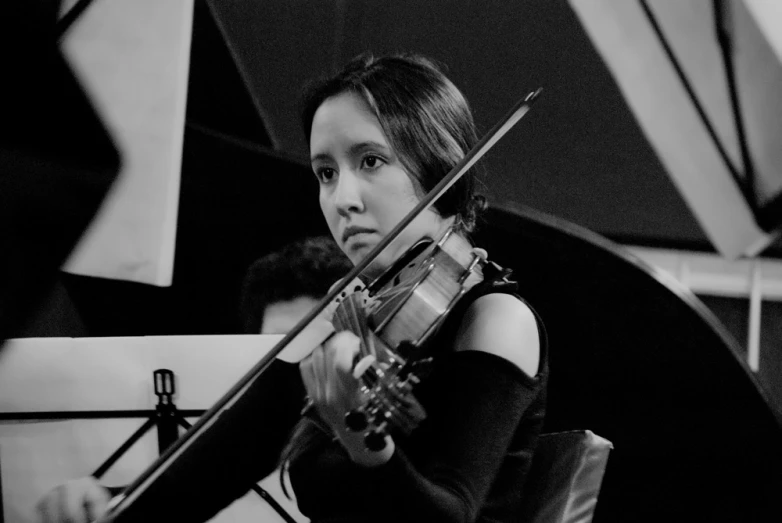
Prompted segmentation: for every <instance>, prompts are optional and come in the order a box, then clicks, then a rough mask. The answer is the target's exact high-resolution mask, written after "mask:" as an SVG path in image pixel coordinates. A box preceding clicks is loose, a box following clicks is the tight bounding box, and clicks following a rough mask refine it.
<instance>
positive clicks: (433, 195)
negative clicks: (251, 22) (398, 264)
mask: <svg viewBox="0 0 782 523" xmlns="http://www.w3.org/2000/svg"><path fill="white" fill-rule="evenodd" d="M541 92H542V89H540V88H539V89H537V90H535V91H532V92H530V93H529V94H527V96H525V97H524V98H522V99H521V100H520V101H518V102H517V103H516V104H515V105H514V106H513V108H512V109H511V110H510V111H508V113H507V114H506V115H505V116H504V117H503V118H502V119H501V120H500V121H499V122H497V123H496V124H495V125H494V127H493V128H492V129H491V130H490V131H489V132H488V133H486V134H485V135H484V137H483V138H481V140H480V141H479V142H478V143H477V144H475V146H474V147H473V148H472V149H471V150H470V151H469V152H468V153H467V154H466V155H465V156H464V158H462V160H461V161H459V163H457V164H456V165H455V166H454V167H453V169H451V171H450V172H449V173H448V174H447V175H446V176H445V177H444V178H443V179H442V180H440V182H439V183H438V184H437V185H436V186H435V187H434V188H433V189H432V190H431V191H429V192H428V193H427V194H426V195H425V196H424V197H423V198H422V199H421V200H420V201H419V202H418V204H417V205H416V206H415V207H414V208H413V209H412V210H411V211H410V212H409V213H408V214H407V215H406V216H405V217H404V218H402V220H401V221H400V222H399V223H398V224H397V225H396V226H395V227H394V228H393V229H392V230H391V231H390V232H389V233H388V234H387V235H386V236H384V237H383V238H382V239H381V240H380V241H379V242H378V244H377V245H376V246H375V247H374V248H373V249H372V251H371V252H370V253H369V254H367V256H366V257H364V259H363V260H361V261H360V262H359V263H358V264H357V265H356V266H354V267H353V269H352V270H351V271H350V272H349V273H348V274H347V275H346V276H345V277H344V278H343V279H342V280H341V281H340V283H339V284H337V285H335V286H334V287H333V288H332V289H331V290H330V291H329V292H328V294H326V296H324V297H323V299H321V300H320V302H319V303H318V304H317V305H316V306H315V308H313V309H312V310H311V311H310V312H309V313H308V314H307V315H306V316H305V317H304V318H303V319H302V320H301V321H300V322H299V323H298V324H296V326H294V327H293V328H292V329H291V330H290V331H289V332H288V333H287V334H286V335H285V336H284V337H283V338H282V339H281V340H280V341H279V342H278V343H277V344H276V345H275V346H274V347H272V348H271V350H269V352H267V353H266V355H264V356H263V357H262V358H261V359H260V361H259V362H258V363H257V364H255V365H254V366H253V367H252V369H250V370H249V371H248V372H247V373H246V374H245V375H244V376H242V378H241V379H239V381H238V382H237V383H236V384H235V385H234V386H233V387H231V389H230V390H229V391H228V392H227V393H225V394H224V395H223V396H222V397H221V398H220V399H219V400H218V401H217V402H216V403H215V404H214V405H213V406H212V407H211V408H210V409H209V410H207V411H206V412H205V413H204V414H203V415H202V416H201V417H200V418H199V419H198V421H197V422H196V423H195V424H193V426H192V427H191V428H190V429H189V430H188V431H187V432H186V433H185V434H183V435H182V436H181V437H180V438H179V439H178V440H177V441H176V442H174V443H173V444H172V445H171V446H170V447H169V448H168V449H167V450H166V451H165V452H164V453H163V454H162V455H160V457H158V459H157V460H155V462H153V463H152V465H150V466H149V467H148V468H147V469H146V470H145V471H144V472H142V473H141V474H140V475H139V476H138V477H137V478H136V480H135V481H134V482H133V483H131V484H130V485H129V486H128V488H127V489H126V490H125V491H124V492H123V493H122V494H120V496H118V497H117V498H115V500H113V502H112V504H111V506H110V509H109V511H108V512H107V513H106V514H105V515H104V516H103V517H102V518H101V519H99V520H98V521H97V522H96V523H110V522H112V521H114V520H115V519H116V518H118V517H120V516H121V515H122V513H123V512H124V511H125V510H126V509H127V508H128V507H130V505H132V504H133V503H134V502H135V501H136V500H137V499H138V498H139V497H140V496H141V495H142V494H143V493H144V492H145V491H146V490H147V489H149V488H150V487H151V486H152V485H153V483H154V482H155V480H156V479H157V478H158V477H160V476H161V475H162V474H163V473H165V471H166V470H167V469H168V468H170V467H171V465H172V464H173V463H174V462H175V461H177V460H178V459H180V458H181V457H182V456H183V455H184V453H185V452H186V451H187V450H188V449H189V448H190V446H191V445H192V444H193V443H194V442H195V441H196V440H197V439H199V438H201V437H202V435H203V434H205V433H206V432H207V431H208V430H209V428H210V427H211V426H212V425H214V423H216V422H217V420H218V418H221V419H222V422H225V423H230V422H231V420H234V419H239V418H242V417H243V416H245V415H246V416H251V415H253V413H251V412H236V411H235V410H236V409H232V411H228V410H227V409H228V408H229V407H231V405H232V404H233V403H235V402H236V401H237V400H238V399H239V398H240V397H241V396H243V395H244V394H246V393H247V391H248V390H249V389H250V388H251V387H252V386H253V384H254V383H255V382H256V380H257V379H258V378H259V377H260V376H261V375H262V374H263V373H264V372H265V371H266V369H267V368H268V367H269V366H270V365H271V363H272V362H273V361H274V359H275V358H276V357H277V356H278V355H279V354H280V353H281V352H282V351H283V350H284V349H285V347H287V346H288V345H289V344H290V343H291V341H293V340H294V339H295V338H296V337H297V336H298V335H299V334H301V333H302V332H303V331H304V329H305V328H306V327H307V326H308V325H309V324H310V323H312V322H313V321H314V320H315V319H316V318H317V317H318V316H319V315H320V314H321V313H322V312H323V311H324V310H325V309H326V307H328V306H329V304H331V302H332V301H334V300H335V299H336V298H337V296H339V295H340V294H341V293H342V292H343V291H344V290H345V289H346V288H347V287H348V285H350V284H351V283H353V282H354V281H355V279H356V278H357V277H358V276H359V275H361V274H362V273H363V272H364V270H365V269H366V268H367V267H368V266H369V264H370V263H372V262H373V261H374V260H375V258H377V256H379V255H380V253H381V252H383V250H384V249H385V248H386V247H387V246H388V245H389V244H390V243H391V242H392V241H393V240H394V239H396V237H397V236H399V234H400V233H401V232H402V231H403V230H404V229H405V228H406V227H407V226H408V225H409V224H410V222H412V221H413V220H414V219H415V218H416V217H417V216H418V215H419V214H420V213H422V212H423V211H425V210H426V209H428V208H429V207H431V206H432V205H433V204H434V202H435V201H437V200H438V199H439V198H440V197H441V196H442V195H443V194H444V193H445V191H447V190H448V189H449V188H450V187H451V186H452V185H453V184H454V183H456V181H457V180H459V178H461V177H462V176H463V175H464V174H465V173H466V172H467V171H468V170H469V169H470V168H471V167H472V166H473V165H475V163H476V162H477V161H478V160H479V159H480V158H481V157H482V156H483V155H484V154H486V152H488V151H489V149H491V148H492V147H493V146H494V145H495V144H496V143H497V142H498V141H499V140H500V139H501V138H502V137H503V136H504V135H505V134H506V133H507V132H508V131H510V129H511V128H512V127H513V126H514V125H516V124H517V123H518V122H519V120H521V118H522V117H524V115H525V114H527V112H529V110H530V109H531V108H532V104H533V103H534V102H535V100H537V98H538V96H539V95H540V93H541ZM323 341H325V340H322V341H321V342H320V343H322V342H323ZM316 345H317V344H316ZM314 347H315V345H313V348H314ZM221 414H223V416H221ZM226 418H229V419H226ZM213 443H214V442H213ZM223 443H225V442H223ZM214 444H215V445H217V444H218V443H214Z"/></svg>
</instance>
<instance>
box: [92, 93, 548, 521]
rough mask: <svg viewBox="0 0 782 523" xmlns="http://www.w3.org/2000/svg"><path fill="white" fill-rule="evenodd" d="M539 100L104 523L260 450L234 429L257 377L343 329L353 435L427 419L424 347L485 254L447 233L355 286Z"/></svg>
mask: <svg viewBox="0 0 782 523" xmlns="http://www.w3.org/2000/svg"><path fill="white" fill-rule="evenodd" d="M541 91H542V90H541V89H537V90H536V91H533V92H531V93H529V94H528V95H527V96H525V97H524V98H523V99H522V100H520V101H519V102H517V103H516V105H515V106H514V107H513V108H512V109H511V110H510V111H509V112H508V113H507V114H506V115H505V117H504V118H503V119H501V120H500V121H499V122H498V123H497V124H496V125H495V126H494V127H493V128H492V129H491V130H490V131H489V132H488V133H487V134H486V135H485V136H484V137H483V138H482V139H481V140H480V141H479V142H478V143H477V144H476V145H475V146H474V147H473V148H472V149H471V150H470V151H469V152H468V153H467V154H466V155H465V157H464V158H463V159H462V160H461V161H460V162H459V163H458V164H457V165H456V166H455V167H454V168H453V169H452V170H451V172H449V173H448V174H447V175H446V176H445V177H444V178H443V179H442V180H440V182H439V183H438V184H437V185H436V186H435V187H434V188H433V189H432V190H431V191H430V192H429V193H427V194H426V195H425V196H424V197H423V198H421V200H420V201H419V202H418V203H417V204H416V206H415V207H414V208H413V209H412V210H411V211H410V212H409V213H408V214H407V215H406V216H405V217H404V218H402V220H401V221H400V222H399V223H398V224H397V225H396V226H395V227H394V229H393V230H392V231H391V232H389V233H388V234H387V235H386V236H384V237H383V238H382V239H381V240H380V241H379V242H378V243H377V245H376V246H375V247H374V248H373V249H372V251H371V252H370V253H369V254H368V255H367V256H366V257H365V258H364V259H362V260H361V261H360V262H359V263H358V264H357V265H356V266H355V267H354V268H353V269H352V270H351V271H350V272H349V273H348V274H347V275H346V276H345V278H343V280H341V282H339V283H338V284H337V285H335V286H334V287H333V288H332V289H331V290H330V291H329V292H328V294H327V295H326V296H324V297H323V299H322V300H321V301H320V302H319V303H318V305H316V306H315V307H314V308H313V309H312V310H311V311H310V312H309V313H308V314H307V315H306V316H305V317H304V318H303V319H302V320H301V321H300V322H299V323H298V324H297V325H296V326H295V327H294V328H293V329H291V331H290V332H288V333H287V334H286V335H285V336H284V337H283V339H282V340H280V342H278V343H277V345H275V346H274V347H273V348H272V349H271V350H270V351H269V352H268V353H267V354H266V355H265V356H264V357H263V358H262V359H261V360H260V361H259V362H258V363H257V364H256V365H255V366H254V367H253V368H252V369H250V371H249V372H247V373H246V374H245V375H244V376H243V377H242V378H241V379H240V380H239V382H238V383H237V384H236V385H234V386H233V387H232V388H231V389H230V390H229V391H228V392H227V393H226V394H225V395H224V396H223V397H222V398H220V399H219V400H218V401H217V402H216V403H215V405H213V406H212V407H211V408H210V409H209V410H208V411H207V412H206V413H204V414H203V415H202V416H201V417H200V418H199V420H198V421H197V422H196V423H195V424H194V425H193V426H192V427H191V428H190V429H189V430H188V431H187V432H186V433H185V434H184V435H183V436H182V437H180V438H179V439H178V440H177V441H176V442H175V443H174V444H173V445H171V446H170V447H169V448H168V449H167V450H166V452H164V453H163V454H162V455H161V456H160V457H159V458H158V459H157V460H156V461H155V462H154V463H153V464H152V465H151V466H150V467H148V468H147V469H146V470H145V471H144V472H143V473H142V474H141V475H140V476H139V477H138V478H137V479H136V480H135V481H134V482H133V483H132V484H131V485H130V486H129V487H128V488H127V489H126V490H125V491H124V492H123V493H122V494H120V495H119V496H117V497H116V498H114V499H113V500H112V503H111V505H110V507H109V510H108V512H107V513H106V514H105V515H104V516H103V517H102V518H100V519H99V520H98V521H97V522H96V523H110V522H120V523H122V522H135V521H140V520H143V521H153V520H155V521H156V519H154V516H155V513H156V511H157V510H158V507H160V506H162V505H164V504H167V503H168V500H167V497H166V492H165V490H166V489H168V488H172V486H173V485H175V484H176V477H183V476H188V475H191V474H193V473H195V472H196V471H197V470H198V466H197V464H198V463H200V462H201V460H209V463H210V465H215V467H217V464H219V463H220V459H221V458H220V457H218V449H221V448H224V447H226V446H229V447H233V448H230V452H231V454H232V455H238V454H240V452H239V451H238V450H237V449H236V448H235V447H236V446H237V443H236V441H234V440H232V439H233V437H234V436H235V437H236V438H242V442H243V444H247V445H250V444H252V437H248V436H247V435H246V434H244V433H243V431H242V430H238V429H235V428H234V427H239V426H242V424H244V425H247V423H248V420H253V419H256V418H257V417H258V415H259V414H258V411H257V403H256V402H255V400H254V398H257V397H259V396H262V395H263V392H264V391H263V390H262V389H263V387H264V386H265V385H264V384H263V380H259V377H260V376H261V375H262V374H263V373H264V372H265V371H266V370H267V369H268V368H269V367H270V366H271V364H272V363H273V362H274V360H275V359H276V358H277V357H278V355H280V354H281V353H282V352H283V350H285V349H286V348H288V347H289V345H296V344H298V345H301V346H304V347H307V346H308V347H309V350H312V349H313V348H314V347H316V346H317V345H320V344H322V343H323V342H324V341H325V340H326V339H327V336H329V335H331V334H333V333H334V331H335V330H345V329H348V330H354V329H355V331H354V334H357V335H358V337H359V338H360V339H361V340H362V343H361V345H362V347H361V352H360V353H361V358H360V360H359V362H358V364H357V369H356V370H357V371H361V372H360V376H359V380H360V383H361V387H362V392H363V393H364V394H363V397H364V402H363V404H362V405H361V406H360V407H359V408H358V409H356V410H355V411H353V412H350V413H348V416H347V418H346V422H347V423H348V424H349V425H348V426H349V427H350V426H352V427H353V430H357V431H358V430H366V433H365V443H366V444H367V445H368V446H369V447H370V448H373V447H378V446H380V445H381V443H380V442H381V441H383V440H384V439H385V438H384V435H385V434H386V433H387V432H388V431H390V430H394V429H395V430H401V431H402V432H409V431H411V430H412V429H413V428H414V427H415V425H416V424H417V423H418V422H419V421H420V419H421V416H420V415H418V416H417V415H415V414H414V413H411V411H410V410H409V409H405V408H404V405H405V403H406V399H407V398H408V397H409V392H410V390H411V389H412V387H413V386H414V385H415V384H416V383H417V382H418V381H420V379H421V377H422V375H423V374H424V372H422V371H423V370H425V367H426V365H427V358H428V356H427V355H426V351H425V350H424V349H425V345H426V341H427V340H428V339H429V338H430V337H431V336H432V334H433V333H434V332H436V330H437V328H438V327H439V326H440V325H441V324H442V321H443V320H444V318H445V317H446V316H447V313H448V312H449V311H450V310H451V309H452V308H453V306H454V305H455V303H456V302H457V301H458V299H459V298H460V297H461V296H463V295H464V294H465V293H466V292H467V291H468V290H469V288H471V287H472V286H474V285H475V284H476V283H478V282H479V281H481V280H482V269H483V266H484V264H485V263H486V253H485V252H484V251H482V250H480V249H473V248H472V247H471V246H470V244H469V242H467V240H466V239H465V238H463V237H462V236H460V235H458V234H456V233H455V232H453V231H448V232H446V233H445V235H444V236H443V237H442V238H438V239H437V241H436V242H434V241H432V242H425V243H423V244H417V245H416V246H413V248H411V250H409V251H408V253H407V254H406V255H403V256H402V257H401V258H400V260H399V261H398V262H396V263H394V264H393V266H392V267H391V268H390V269H389V270H388V271H386V272H384V273H383V275H381V276H380V277H379V278H378V279H377V280H376V281H374V282H372V283H371V284H370V285H368V286H367V287H366V288H363V287H360V286H357V285H356V282H357V281H359V280H360V279H359V276H361V275H362V274H363V273H364V271H365V270H366V269H367V267H369V265H370V264H371V263H372V262H373V261H374V260H375V259H376V258H377V257H378V255H379V254H380V253H381V252H382V251H383V250H384V249H385V248H386V247H387V246H388V245H389V244H390V243H391V242H392V241H393V240H394V239H396V238H397V237H398V236H399V234H400V233H401V232H402V231H403V230H404V229H405V228H406V227H407V226H408V225H409V224H410V223H411V222H412V221H413V220H414V219H415V218H416V217H417V216H418V215H419V214H420V213H421V212H423V211H425V210H426V209H428V208H429V207H431V205H432V204H433V203H434V202H435V201H436V200H437V199H438V198H440V197H441V196H442V195H443V194H444V193H445V192H446V191H447V190H448V189H449V188H450V187H451V186H452V185H453V184H454V183H455V182H456V181H457V180H458V179H459V178H460V177H461V176H463V175H464V174H465V173H466V172H467V171H468V170H469V169H470V168H471V167H472V166H473V165H474V164H475V163H476V162H477V161H478V160H479V159H480V158H481V157H482V156H483V155H484V154H485V153H486V152H487V151H488V150H489V149H490V148H491V147H493V146H494V144H495V143H496V142H497V141H498V140H499V139H500V138H501V137H502V136H504V135H505V134H506V133H507V132H508V131H509V130H510V129H511V128H512V127H513V126H514V125H515V124H516V123H518V121H519V120H521V118H522V117H523V116H524V115H525V114H527V112H528V111H529V110H530V109H531V107H532V104H533V102H534V101H535V100H536V99H537V98H538V96H539V95H540V93H541ZM419 249H420V250H419ZM349 287H350V288H351V289H350V292H348V288H349ZM335 303H336V305H337V308H336V311H335V313H334V316H333V317H332V322H331V325H332V326H333V329H332V330H331V331H330V332H329V331H323V330H322V329H321V330H318V329H311V328H310V327H311V326H313V325H317V324H318V320H322V319H323V315H324V314H325V311H326V309H327V308H329V307H333V306H334V304H335ZM321 323H322V321H321ZM354 375H355V374H354ZM280 386H283V384H280ZM245 432H246V431H245ZM229 435H230V436H229ZM150 518H153V519H150Z"/></svg>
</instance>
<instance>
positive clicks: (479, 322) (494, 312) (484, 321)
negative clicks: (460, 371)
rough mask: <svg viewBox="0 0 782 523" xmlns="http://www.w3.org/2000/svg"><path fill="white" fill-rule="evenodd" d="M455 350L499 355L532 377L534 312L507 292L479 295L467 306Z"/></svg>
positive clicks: (536, 356)
mask: <svg viewBox="0 0 782 523" xmlns="http://www.w3.org/2000/svg"><path fill="white" fill-rule="evenodd" d="M455 349H456V350H457V351H461V350H479V351H484V352H489V353H491V354H495V355H497V356H501V357H503V358H505V359H507V360H508V361H510V362H511V363H514V364H515V365H516V366H518V367H519V368H520V369H521V370H523V371H524V372H525V373H526V374H528V375H529V376H535V375H536V374H537V373H538V365H539V363H540V336H539V333H538V325H537V322H536V321H535V315H534V314H533V313H532V311H531V310H530V308H529V307H528V306H527V305H526V304H525V303H524V302H522V301H520V300H518V299H517V298H515V297H514V296H511V295H509V294H501V293H496V294H486V295H485V296H481V297H480V298H478V299H477V300H475V301H474V302H473V303H471V304H470V306H469V307H468V308H467V312H466V314H465V316H464V321H463V322H462V325H461V327H460V328H459V332H458V334H457V337H456V347H455Z"/></svg>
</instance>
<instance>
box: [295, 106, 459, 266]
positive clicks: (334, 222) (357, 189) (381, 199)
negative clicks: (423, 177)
mask: <svg viewBox="0 0 782 523" xmlns="http://www.w3.org/2000/svg"><path fill="white" fill-rule="evenodd" d="M310 159H311V162H312V170H313V171H314V172H315V175H316V176H317V178H318V182H319V183H320V208H321V210H322V211H323V216H324V217H325V218H326V222H327V223H328V226H329V229H330V230H331V234H332V235H333V236H334V239H335V240H336V242H337V244H338V245H339V246H340V247H341V248H342V250H343V251H344V252H345V254H346V255H347V256H348V258H350V260H351V261H352V262H353V264H354V265H355V264H357V263H358V262H359V261H361V259H362V258H363V257H364V256H366V255H367V254H368V253H369V252H370V251H371V250H372V248H373V247H374V246H375V245H376V244H377V243H378V242H379V241H380V240H381V239H382V238H383V237H384V236H385V235H386V234H388V233H389V232H390V231H391V230H392V229H393V228H394V226H395V225H396V224H397V223H399V222H400V221H401V219H402V218H403V217H404V216H405V215H407V213H408V212H409V211H410V210H411V209H412V208H413V207H415V205H416V204H417V203H418V201H419V194H420V189H419V188H418V187H417V184H414V183H413V181H412V178H411V176H409V175H408V174H407V172H406V171H405V170H404V168H403V167H402V163H401V162H400V160H399V158H398V156H397V155H396V153H395V152H394V151H393V150H392V149H391V147H390V145H389V143H388V140H386V137H385V135H384V134H383V129H382V128H381V127H380V122H378V120H377V118H375V116H374V114H373V113H372V111H371V110H370V108H369V106H368V105H367V104H366V102H365V101H364V100H363V99H362V98H361V97H359V96H358V95H356V94H354V93H342V94H339V95H336V96H334V97H331V98H328V99H326V101H325V102H323V104H322V105H321V106H320V107H319V108H318V110H317V111H316V112H315V116H314V118H313V120H312V132H311V134H310ZM452 221H453V219H452V218H449V219H443V218H442V217H440V215H438V214H437V213H436V212H435V211H432V210H426V211H424V212H423V213H421V214H420V215H419V216H418V217H417V218H416V219H415V220H414V221H413V222H412V223H411V224H410V226H408V227H407V228H406V229H405V230H404V231H403V232H402V234H401V235H400V236H399V237H398V238H397V239H396V240H394V241H393V242H392V243H391V245H389V247H388V248H387V249H385V251H384V252H383V253H382V254H381V255H380V256H379V257H378V258H377V259H376V260H375V262H373V263H372V265H371V266H370V267H369V268H368V270H367V275H368V276H370V277H372V278H374V277H377V276H378V275H379V274H380V273H382V271H384V270H385V269H386V268H388V267H389V266H390V265H391V264H392V263H393V261H394V260H396V258H397V257H399V256H401V255H402V254H403V253H404V252H405V251H406V250H407V249H408V248H409V247H410V246H412V245H413V244H414V243H415V242H416V241H418V240H420V239H421V238H423V237H426V236H428V237H430V238H437V237H438V236H439V235H440V234H442V232H444V230H445V228H447V227H448V226H449V225H450V224H451V222H452Z"/></svg>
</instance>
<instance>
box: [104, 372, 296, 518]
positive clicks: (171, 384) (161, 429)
mask: <svg viewBox="0 0 782 523" xmlns="http://www.w3.org/2000/svg"><path fill="white" fill-rule="evenodd" d="M152 377H153V380H154V390H155V396H157V398H158V402H157V405H155V410H154V412H153V413H152V415H151V416H150V417H149V418H148V419H147V421H145V422H144V424H143V425H142V426H141V427H139V428H138V429H137V430H136V432H134V433H133V434H131V436H130V437H129V438H128V439H127V440H126V441H125V442H124V443H123V444H122V445H120V447H119V448H118V449H117V450H116V451H114V453H112V454H111V456H109V457H108V458H107V459H106V461H104V462H103V463H102V464H101V465H100V466H99V467H98V468H97V469H95V471H94V472H93V473H92V474H91V475H92V477H94V478H95V479H100V478H101V477H102V476H103V475H104V474H105V473H106V471H107V470H108V469H109V468H111V466H112V465H114V463H116V462H117V461H118V460H119V458H121V457H122V456H123V455H124V454H125V453H126V452H127V451H128V449H130V447H132V446H133V445H134V444H135V443H136V442H137V441H138V440H139V439H141V437H142V436H143V435H144V434H146V433H147V432H148V431H149V430H151V429H152V427H157V440H158V452H159V453H160V454H162V453H163V452H165V451H166V449H168V447H169V446H171V445H172V444H173V443H174V442H175V441H176V440H177V439H179V427H182V428H185V429H189V428H190V423H189V422H188V421H187V420H186V419H185V418H184V416H183V414H182V411H180V410H179V409H177V406H176V404H175V403H174V394H175V393H176V384H175V380H174V372H173V371H171V370H169V369H157V370H156V371H154V372H153V373H152ZM187 412H190V411H187ZM108 489H109V491H110V492H111V494H112V495H113V496H115V495H117V494H119V493H121V492H122V491H123V490H124V489H125V487H108ZM251 490H252V491H254V492H255V493H256V494H258V495H259V496H260V497H261V498H262V499H263V500H264V501H266V502H267V503H268V504H269V505H270V506H271V507H272V508H273V509H274V510H275V511H276V512H277V513H278V514H279V515H280V517H281V518H282V519H283V520H285V521H286V523H296V520H295V519H293V518H292V517H291V516H290V514H288V513H287V512H286V511H285V509H284V508H283V507H282V506H281V505H280V504H279V503H278V502H277V500H275V499H274V498H273V497H272V496H271V495H270V494H269V493H268V492H266V490H264V489H263V488H261V487H260V486H259V485H253V486H252V487H251Z"/></svg>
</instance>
